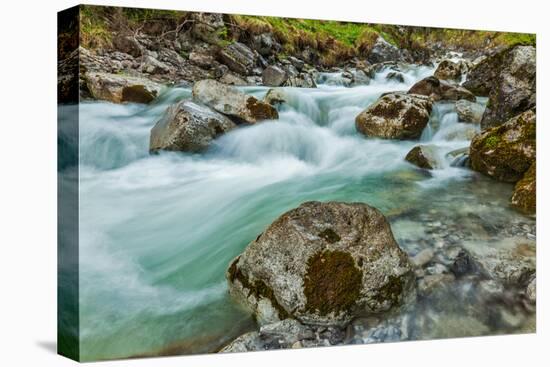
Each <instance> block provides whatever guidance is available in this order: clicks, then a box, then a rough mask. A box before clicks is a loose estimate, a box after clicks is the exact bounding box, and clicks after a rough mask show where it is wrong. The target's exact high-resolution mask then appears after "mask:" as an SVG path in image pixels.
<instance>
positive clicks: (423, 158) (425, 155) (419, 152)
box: [405, 145, 441, 169]
mask: <svg viewBox="0 0 550 367" xmlns="http://www.w3.org/2000/svg"><path fill="white" fill-rule="evenodd" d="M405 160H406V161H409V162H411V163H412V164H414V165H416V166H418V167H420V168H425V169H437V168H441V163H440V157H439V154H438V152H437V149H436V147H434V146H433V145H418V146H416V147H414V148H412V149H411V150H410V151H409V153H407V156H406V157H405Z"/></svg>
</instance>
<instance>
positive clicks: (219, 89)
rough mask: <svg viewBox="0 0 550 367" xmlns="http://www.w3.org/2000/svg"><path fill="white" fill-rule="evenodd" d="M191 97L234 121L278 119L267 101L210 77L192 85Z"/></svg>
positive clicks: (247, 121) (248, 121)
mask: <svg viewBox="0 0 550 367" xmlns="http://www.w3.org/2000/svg"><path fill="white" fill-rule="evenodd" d="M193 99H194V100H195V101H196V102H198V103H202V104H205V105H207V106H209V107H211V108H213V109H214V110H216V111H218V112H220V113H223V114H224V115H227V116H229V117H230V118H232V119H234V120H235V121H236V122H246V123H250V124H253V123H256V122H259V121H262V120H272V119H278V118H279V114H278V113H277V110H276V109H275V108H274V107H273V106H271V105H270V104H269V103H265V102H263V101H259V100H258V99H256V98H255V97H253V96H250V95H246V94H244V93H243V92H241V91H239V90H238V89H237V88H235V87H232V86H229V85H226V84H223V83H220V82H218V81H215V80H212V79H205V80H201V81H198V82H196V83H195V84H194V85H193Z"/></svg>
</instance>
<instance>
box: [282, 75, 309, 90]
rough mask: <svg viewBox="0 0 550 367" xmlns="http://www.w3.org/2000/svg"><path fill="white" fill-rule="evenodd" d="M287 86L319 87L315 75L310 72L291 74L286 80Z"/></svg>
mask: <svg viewBox="0 0 550 367" xmlns="http://www.w3.org/2000/svg"><path fill="white" fill-rule="evenodd" d="M285 86H288V87H297V88H317V84H316V83H315V77H314V76H313V75H312V74H310V73H299V74H298V75H296V76H290V77H289V78H288V80H287V81H286V83H285Z"/></svg>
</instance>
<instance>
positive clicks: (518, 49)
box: [464, 46, 537, 128]
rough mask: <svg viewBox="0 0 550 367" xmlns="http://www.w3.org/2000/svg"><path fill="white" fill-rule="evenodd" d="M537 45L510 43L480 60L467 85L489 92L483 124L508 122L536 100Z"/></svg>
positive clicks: (476, 92)
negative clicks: (507, 46)
mask: <svg viewBox="0 0 550 367" xmlns="http://www.w3.org/2000/svg"><path fill="white" fill-rule="evenodd" d="M536 69H537V67H536V49H535V48H534V47H532V46H515V47H509V48H506V49H504V50H502V51H501V52H498V53H496V54H495V55H492V56H490V57H488V58H486V59H484V60H483V61H482V62H480V63H479V64H477V65H476V66H475V67H474V68H473V69H472V70H471V71H470V72H469V74H468V78H467V80H466V81H465V82H464V87H466V88H467V89H469V90H470V91H472V92H474V93H475V94H476V95H480V96H488V97H489V101H488V103H487V109H486V110H485V113H484V114H483V120H482V122H481V127H482V128H487V127H493V126H497V125H500V124H503V123H505V122H506V121H508V120H509V119H510V118H512V117H514V116H516V115H517V114H519V113H521V112H524V111H526V110H528V109H530V108H532V107H533V106H535V104H536Z"/></svg>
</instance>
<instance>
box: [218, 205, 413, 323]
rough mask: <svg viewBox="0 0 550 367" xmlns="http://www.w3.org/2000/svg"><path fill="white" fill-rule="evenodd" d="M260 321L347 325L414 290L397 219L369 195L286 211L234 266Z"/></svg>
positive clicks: (236, 289) (239, 292)
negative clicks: (393, 225)
mask: <svg viewBox="0 0 550 367" xmlns="http://www.w3.org/2000/svg"><path fill="white" fill-rule="evenodd" d="M227 278H228V280H229V287H230V292H231V294H232V295H233V296H234V297H235V298H236V299H237V300H239V301H240V302H242V303H244V304H245V305H247V306H248V307H249V308H250V309H252V310H253V312H254V313H255V315H256V318H257V319H258V320H259V321H260V323H267V322H274V321H277V320H280V319H285V318H288V317H293V318H295V319H297V320H299V321H300V322H302V323H304V324H310V325H311V324H312V325H344V324H346V323H347V322H349V321H350V320H351V319H352V318H353V317H355V316H357V315H360V314H364V313H377V312H383V311H387V310H389V309H390V308H392V307H395V306H397V305H399V304H401V303H404V302H407V301H408V300H409V299H410V298H411V297H414V293H411V291H412V290H413V288H414V287H413V284H414V274H413V271H412V267H411V265H410V263H409V260H408V257H407V255H406V254H405V253H404V252H403V251H402V250H401V249H400V248H399V246H398V245H397V243H396V242H395V240H394V238H393V235H392V232H391V229H390V226H389V223H388V222H387V220H386V219H385V218H384V216H383V215H382V214H381V213H380V212H379V211H378V210H376V209H374V208H372V207H370V206H368V205H366V204H363V203H349V204H348V203H338V202H327V203H320V202H307V203H303V204H302V205H300V206H299V207H298V208H296V209H293V210H290V211H289V212H287V213H285V214H283V215H282V216H280V217H279V218H278V219H277V220H275V221H274V222H273V223H272V224H271V225H270V226H269V227H268V228H267V229H266V231H265V232H263V233H262V234H261V235H260V236H258V238H257V239H256V240H254V241H252V242H251V243H250V244H249V245H248V247H247V248H246V250H245V251H244V252H243V254H241V255H240V256H238V257H237V258H236V259H235V260H234V261H233V262H232V263H231V264H230V266H229V269H228V271H227Z"/></svg>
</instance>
